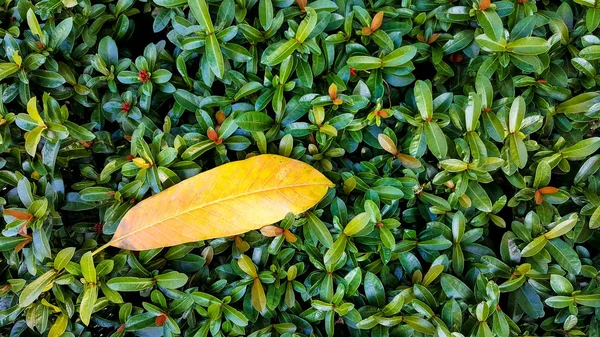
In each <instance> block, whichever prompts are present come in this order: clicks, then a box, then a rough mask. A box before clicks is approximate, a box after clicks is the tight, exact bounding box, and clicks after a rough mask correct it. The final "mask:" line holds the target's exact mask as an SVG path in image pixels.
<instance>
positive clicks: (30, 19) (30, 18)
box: [27, 8, 43, 39]
mask: <svg viewBox="0 0 600 337" xmlns="http://www.w3.org/2000/svg"><path fill="white" fill-rule="evenodd" d="M27 25H28V26H29V29H31V32H32V33H33V34H35V35H37V36H38V37H39V38H40V39H41V38H42V36H43V32H42V28H41V27H40V23H39V22H38V19H37V17H36V16H35V13H34V12H33V9H31V8H29V10H27Z"/></svg>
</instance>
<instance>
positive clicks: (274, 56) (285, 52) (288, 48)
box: [265, 39, 298, 66]
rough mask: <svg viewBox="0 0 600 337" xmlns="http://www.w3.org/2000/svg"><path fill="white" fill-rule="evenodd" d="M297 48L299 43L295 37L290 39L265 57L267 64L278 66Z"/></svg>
mask: <svg viewBox="0 0 600 337" xmlns="http://www.w3.org/2000/svg"><path fill="white" fill-rule="evenodd" d="M297 48H298V43H297V42H296V40H295V39H291V40H288V41H286V42H285V43H283V44H281V45H280V46H279V47H277V49H275V50H274V51H273V52H272V53H271V54H270V55H268V56H267V58H266V59H265V64H266V65H267V66H276V65H278V64H279V63H281V62H283V60H285V59H286V58H287V57H288V56H290V55H292V53H293V52H294V51H296V49H297Z"/></svg>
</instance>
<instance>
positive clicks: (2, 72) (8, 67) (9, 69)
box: [0, 62, 19, 81]
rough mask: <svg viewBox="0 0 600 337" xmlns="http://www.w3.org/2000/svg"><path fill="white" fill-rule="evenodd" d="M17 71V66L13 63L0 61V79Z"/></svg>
mask: <svg viewBox="0 0 600 337" xmlns="http://www.w3.org/2000/svg"><path fill="white" fill-rule="evenodd" d="M17 71H19V66H18V65H16V64H14V63H9V62H6V63H0V81H1V80H3V79H5V78H7V77H9V76H11V75H13V74H15V73H16V72H17Z"/></svg>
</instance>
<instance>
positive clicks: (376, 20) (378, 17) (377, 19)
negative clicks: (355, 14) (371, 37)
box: [371, 12, 383, 32]
mask: <svg viewBox="0 0 600 337" xmlns="http://www.w3.org/2000/svg"><path fill="white" fill-rule="evenodd" d="M382 22H383V12H379V13H377V14H375V16H374V17H373V21H371V31H372V32H374V31H376V30H377V29H379V27H381V23H382Z"/></svg>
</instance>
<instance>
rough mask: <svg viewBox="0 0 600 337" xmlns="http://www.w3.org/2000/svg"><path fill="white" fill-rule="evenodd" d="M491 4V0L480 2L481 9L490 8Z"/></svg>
mask: <svg viewBox="0 0 600 337" xmlns="http://www.w3.org/2000/svg"><path fill="white" fill-rule="evenodd" d="M490 5H491V1H490V0H481V1H480V2H479V10H481V11H484V10H486V9H488V8H490Z"/></svg>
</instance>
